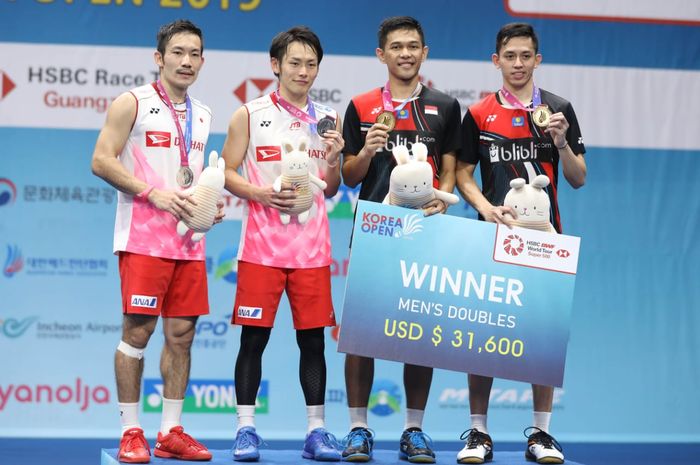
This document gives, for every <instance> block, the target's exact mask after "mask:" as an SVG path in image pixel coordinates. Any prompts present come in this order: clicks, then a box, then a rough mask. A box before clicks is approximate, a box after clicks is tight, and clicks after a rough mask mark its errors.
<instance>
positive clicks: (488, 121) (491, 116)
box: [486, 115, 498, 123]
mask: <svg viewBox="0 0 700 465" xmlns="http://www.w3.org/2000/svg"><path fill="white" fill-rule="evenodd" d="M497 117H498V115H488V116H487V117H486V122H487V123H493V122H494V121H496V118H497Z"/></svg>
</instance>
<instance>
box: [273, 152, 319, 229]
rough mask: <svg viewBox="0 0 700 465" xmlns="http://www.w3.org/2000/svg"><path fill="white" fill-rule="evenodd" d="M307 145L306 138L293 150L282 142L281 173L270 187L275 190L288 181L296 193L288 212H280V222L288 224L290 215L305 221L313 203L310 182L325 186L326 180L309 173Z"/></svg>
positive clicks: (301, 222)
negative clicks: (292, 205)
mask: <svg viewBox="0 0 700 465" xmlns="http://www.w3.org/2000/svg"><path fill="white" fill-rule="evenodd" d="M307 146H308V141H307V140H302V141H301V142H300V143H299V148H298V149H297V150H294V147H292V144H291V143H289V142H284V143H283V144H282V147H283V148H284V153H283V154H282V174H281V175H280V176H277V179H275V182H274V183H272V188H273V189H274V190H275V192H280V191H281V190H282V183H288V184H291V185H292V186H294V192H295V193H296V194H297V197H296V199H295V203H294V207H292V209H291V210H290V211H289V212H288V213H282V212H280V221H281V222H282V224H289V221H290V220H291V217H292V216H296V217H297V221H299V223H300V224H304V223H306V220H308V219H309V209H310V208H311V205H313V203H314V194H313V192H312V190H311V184H314V185H315V186H317V187H318V188H319V189H321V190H324V189H325V188H326V182H325V181H324V180H322V179H319V178H317V177H316V176H314V175H313V174H311V173H309V154H308V153H307V151H306V148H307Z"/></svg>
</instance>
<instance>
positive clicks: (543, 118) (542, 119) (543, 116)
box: [532, 105, 552, 128]
mask: <svg viewBox="0 0 700 465" xmlns="http://www.w3.org/2000/svg"><path fill="white" fill-rule="evenodd" d="M551 117H552V112H551V111H550V110H549V107H548V106H547V105H538V106H537V108H535V111H534V112H533V113H532V121H533V122H534V123H535V124H536V125H538V126H539V127H541V128H546V127H547V126H548V125H549V119H550V118H551Z"/></svg>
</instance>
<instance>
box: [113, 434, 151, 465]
mask: <svg viewBox="0 0 700 465" xmlns="http://www.w3.org/2000/svg"><path fill="white" fill-rule="evenodd" d="M119 461H120V462H126V463H148V462H150V461H151V449H150V448H149V447H148V443H147V442H146V438H145V437H143V430H142V429H141V428H131V429H128V430H126V431H124V434H123V435H122V440H121V442H120V443H119Z"/></svg>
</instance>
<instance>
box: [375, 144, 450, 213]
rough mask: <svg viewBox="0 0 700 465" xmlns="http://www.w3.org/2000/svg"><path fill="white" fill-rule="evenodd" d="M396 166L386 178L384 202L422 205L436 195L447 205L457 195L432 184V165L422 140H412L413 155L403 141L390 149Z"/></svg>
mask: <svg viewBox="0 0 700 465" xmlns="http://www.w3.org/2000/svg"><path fill="white" fill-rule="evenodd" d="M391 152H392V154H393V155H394V158H395V159H396V166H395V167H394V169H393V170H392V171H391V177H390V178H389V193H388V194H387V195H386V197H385V198H384V202H382V203H384V204H387V205H397V206H399V207H407V208H421V207H423V205H425V204H426V203H428V202H430V201H431V200H433V199H435V198H438V199H440V200H442V201H443V202H445V204H447V205H454V204H456V203H457V202H459V198H458V197H457V196H456V195H454V194H452V193H450V192H443V191H441V190H439V189H435V188H434V187H433V168H432V166H430V163H428V161H427V160H428V147H426V146H425V144H423V143H421V142H416V143H414V144H413V158H411V157H410V156H409V154H408V148H407V147H406V146H405V145H397V146H396V147H394V149H393V150H392V151H391Z"/></svg>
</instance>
